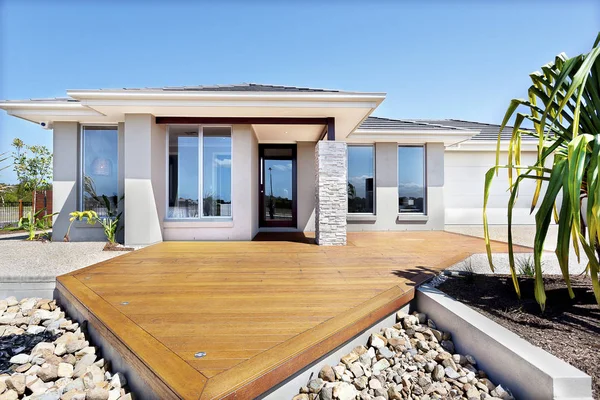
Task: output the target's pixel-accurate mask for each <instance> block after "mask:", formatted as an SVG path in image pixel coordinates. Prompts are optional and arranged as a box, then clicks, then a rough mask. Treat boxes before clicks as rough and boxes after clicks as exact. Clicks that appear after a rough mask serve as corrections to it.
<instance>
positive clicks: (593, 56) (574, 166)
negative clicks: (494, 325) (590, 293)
mask: <svg viewBox="0 0 600 400" xmlns="http://www.w3.org/2000/svg"><path fill="white" fill-rule="evenodd" d="M599 55H600V34H599V35H598V37H597V38H596V41H595V43H594V46H593V48H592V50H591V51H590V52H589V53H586V54H580V55H578V56H576V57H572V58H568V57H567V56H566V55H565V54H564V53H561V54H559V55H558V56H556V58H555V60H554V62H551V63H548V64H546V65H544V66H543V67H542V68H541V69H542V71H541V72H534V73H532V74H531V75H530V78H531V81H532V82H533V83H532V85H531V86H530V87H529V90H528V95H529V96H528V99H527V100H523V99H515V100H512V101H511V103H510V105H509V107H508V110H507V111H506V115H505V116H504V120H503V121H502V126H501V128H500V132H502V130H503V129H504V127H505V126H506V125H507V123H508V122H509V121H510V120H511V118H512V117H513V116H514V128H513V130H512V137H511V139H510V142H509V145H508V160H507V163H506V164H501V163H500V135H498V144H497V149H496V165H495V166H494V167H493V168H491V169H490V170H489V171H488V172H487V173H486V177H485V189H484V205H483V223H484V233H485V241H486V246H487V254H488V259H489V262H490V267H491V268H492V270H493V268H494V265H493V263H492V252H491V247H490V238H489V232H488V224H487V216H486V207H487V202H488V197H489V193H490V186H491V183H492V180H493V177H494V175H496V174H497V173H498V171H499V170H500V169H507V170H508V178H509V190H510V196H509V200H508V243H509V263H510V270H511V274H512V281H513V284H514V286H515V290H516V292H517V295H519V297H520V295H521V292H520V289H519V282H518V280H517V274H516V270H515V259H514V253H513V241H512V229H511V225H512V212H513V208H514V206H515V201H516V199H517V195H518V192H519V185H520V184H521V182H523V180H525V179H531V180H534V181H535V182H536V188H535V192H534V194H533V201H532V204H531V212H534V211H535V222H536V234H535V239H534V253H533V258H534V265H535V298H536V300H537V302H538V303H539V304H540V307H541V309H542V311H543V310H544V307H545V303H546V293H545V291H544V281H543V279H542V261H541V258H542V252H543V247H544V241H545V239H546V235H547V233H548V227H549V225H550V222H551V219H552V215H553V214H554V217H555V219H556V220H557V223H558V240H557V244H556V256H557V258H558V262H559V264H560V268H561V271H562V275H563V278H564V280H565V283H566V285H567V288H568V291H569V295H570V296H571V298H573V297H574V296H575V295H574V293H573V290H572V289H571V282H570V279H569V248H570V246H571V239H572V240H573V241H572V243H573V246H574V248H575V251H576V252H577V255H578V256H579V246H580V247H581V248H582V249H583V251H584V252H585V254H586V256H587V257H588V259H589V264H588V266H587V272H588V273H589V274H590V276H591V279H592V286H593V290H594V294H595V296H596V301H597V302H598V304H600V285H599V284H598V270H599V262H598V260H599V257H600V244H599V235H598V234H599V230H600V178H599V174H598V172H599V171H598V170H599V168H600V57H599ZM525 121H530V122H531V123H532V125H533V129H526V128H524V127H522V125H523V123H524V122H525ZM523 135H529V136H534V137H536V138H537V139H538V151H537V160H536V162H535V164H534V165H529V166H528V165H521V137H522V136H523ZM544 183H545V184H544ZM543 184H544V185H543ZM542 186H545V192H544V195H543V197H542V199H541V203H540V204H539V205H538V200H539V198H540V196H541V193H542ZM583 199H587V206H585V207H583V206H582V200H583ZM584 221H585V222H584Z"/></svg>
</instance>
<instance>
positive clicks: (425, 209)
mask: <svg viewBox="0 0 600 400" xmlns="http://www.w3.org/2000/svg"><path fill="white" fill-rule="evenodd" d="M400 147H420V148H422V149H423V211H422V212H406V211H404V212H403V211H400V203H399V202H398V199H399V197H398V187H399V185H400V174H398V170H399V169H400V157H399V156H398V150H399V149H400ZM428 202H429V196H428V193H427V144H402V143H398V146H397V147H396V204H397V206H396V211H397V212H398V215H399V216H409V215H417V216H418V215H423V216H426V215H427V212H428V209H429V207H428Z"/></svg>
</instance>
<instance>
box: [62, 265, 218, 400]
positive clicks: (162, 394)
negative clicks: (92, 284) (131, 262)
mask: <svg viewBox="0 0 600 400" xmlns="http://www.w3.org/2000/svg"><path fill="white" fill-rule="evenodd" d="M56 291H57V293H58V296H57V297H59V298H60V299H61V300H63V299H64V301H66V302H68V303H69V305H71V306H72V307H73V308H74V309H75V310H76V312H77V313H79V314H80V315H81V316H82V319H83V320H85V321H87V323H88V325H91V326H92V327H93V329H94V330H95V331H97V332H98V335H99V336H100V337H101V338H102V339H103V340H104V341H106V343H107V344H108V345H109V346H111V347H112V348H114V349H115V350H116V352H117V353H118V354H119V355H120V356H121V357H122V358H123V360H124V362H125V364H127V365H128V366H129V367H131V368H132V369H133V370H134V371H135V373H136V374H137V375H138V376H139V377H140V378H141V379H142V380H143V381H144V382H145V383H146V384H147V385H148V386H149V387H150V388H151V390H152V391H153V392H154V393H155V394H156V395H157V398H158V399H197V398H198V397H199V396H200V393H201V392H202V389H203V388H204V385H205V384H206V382H207V378H206V377H204V375H202V374H201V373H200V372H198V371H196V370H195V369H193V368H192V367H191V366H190V365H189V364H188V363H187V362H185V361H184V360H182V359H180V358H179V356H177V355H176V354H174V353H173V352H172V351H171V350H169V349H168V348H167V347H165V346H164V345H163V344H162V343H160V341H158V340H157V339H156V338H154V337H152V336H151V335H150V334H148V333H146V332H145V331H143V330H142V329H141V328H140V327H138V326H137V325H135V323H133V322H132V321H130V320H129V319H128V318H127V317H126V316H124V315H123V314H121V313H120V312H118V310H116V309H113V310H111V308H113V307H112V306H111V305H110V304H108V303H107V302H106V301H105V300H104V299H102V297H100V296H98V295H97V294H96V293H95V292H93V291H92V290H91V289H90V288H88V287H87V286H85V285H84V284H83V283H81V282H80V281H79V280H78V279H77V278H75V277H73V276H68V275H64V276H60V277H57V279H56ZM78 295H79V296H78ZM82 295H87V296H88V297H93V298H94V300H95V301H97V302H104V303H106V306H108V307H110V308H108V307H103V309H101V308H102V306H98V307H97V309H96V310H94V307H93V306H90V304H91V303H93V301H85V302H84V301H82V299H81V298H80V296H82ZM87 300H89V299H87ZM86 304H87V306H86ZM65 306H67V305H65ZM97 314H100V315H97ZM102 314H107V315H109V316H111V317H113V318H118V319H119V321H118V322H117V328H120V329H121V330H124V331H127V330H132V329H133V330H140V331H143V332H144V334H143V336H145V337H142V338H141V339H142V340H135V342H134V343H133V344H134V345H137V346H143V345H144V343H142V342H146V343H147V342H150V343H151V345H152V346H151V347H150V348H151V349H152V351H155V352H160V350H162V352H163V353H164V352H165V351H166V352H168V353H171V354H173V356H171V357H168V358H169V360H167V363H170V364H177V365H176V366H177V367H180V368H182V371H181V374H179V373H177V374H175V375H176V379H177V380H178V381H175V382H167V381H165V379H163V377H162V375H161V374H160V373H157V372H155V370H154V369H153V368H152V366H151V365H149V363H147V362H146V361H144V359H143V358H142V356H143V355H142V356H140V354H139V351H135V350H134V349H132V348H131V347H130V345H128V343H127V342H126V341H125V340H123V339H122V338H121V337H120V336H119V334H118V333H116V332H114V330H113V328H111V326H109V325H108V324H107V323H106V322H105V321H104V320H103V318H102V317H103V316H102ZM111 314H112V315H111ZM107 315H104V317H106V316H107ZM80 322H83V321H80ZM136 333H138V334H139V332H136ZM157 350H158V351H157ZM150 356H153V357H156V355H154V354H151V355H150ZM167 356H168V355H167ZM157 361H158V360H157ZM161 361H165V359H164V358H162V359H161ZM154 364H156V363H154ZM171 366H173V365H171ZM155 367H156V366H155ZM178 377H180V379H179V378H178ZM174 386H175V387H174Z"/></svg>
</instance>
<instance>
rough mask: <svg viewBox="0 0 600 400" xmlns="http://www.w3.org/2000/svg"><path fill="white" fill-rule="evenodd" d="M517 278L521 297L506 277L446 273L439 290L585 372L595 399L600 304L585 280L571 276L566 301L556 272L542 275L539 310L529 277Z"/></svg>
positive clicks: (598, 394) (599, 386) (599, 378)
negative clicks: (542, 306) (543, 302)
mask: <svg viewBox="0 0 600 400" xmlns="http://www.w3.org/2000/svg"><path fill="white" fill-rule="evenodd" d="M519 282H520V287H521V296H522V298H521V300H519V299H518V298H517V295H516V293H515V290H514V287H513V284H512V280H511V278H510V276H506V275H474V276H472V277H448V279H447V280H446V281H445V282H443V283H442V284H441V285H440V286H439V287H438V289H440V290H442V291H443V292H445V293H447V294H449V295H450V296H452V297H454V298H455V299H457V300H459V301H461V302H463V303H465V304H467V305H468V306H470V307H472V308H474V309H476V310H477V311H479V312H481V313H482V314H484V315H485V316H487V317H489V318H491V319H492V320H494V321H495V322H497V323H499V324H500V325H502V326H504V327H505V328H507V329H509V330H511V331H513V332H515V333H516V334H517V335H519V336H521V337H522V338H523V339H525V340H527V341H529V342H530V343H532V344H534V345H536V346H539V347H541V348H542V349H544V350H546V351H547V352H549V353H551V354H553V355H555V356H556V357H558V358H560V359H562V360H564V361H566V362H568V363H569V364H571V365H573V366H574V367H576V368H578V369H580V370H581V371H583V372H585V373H586V374H588V375H590V376H591V377H592V390H593V392H594V398H595V399H599V398H600V369H598V368H597V366H598V365H600V342H599V341H598V338H599V337H600V307H598V305H597V304H596V300H595V297H594V293H593V292H592V283H591V280H590V278H589V277H585V276H577V277H573V278H572V281H571V283H572V286H573V291H574V292H575V298H574V299H573V300H571V299H570V298H569V294H568V292H567V288H566V285H565V284H564V282H563V281H562V277H561V276H554V275H551V276H547V277H544V284H545V287H546V295H547V297H548V299H547V302H546V310H545V311H544V313H542V312H541V310H540V306H539V305H538V304H537V303H536V301H535V297H534V294H533V293H534V292H533V288H534V281H533V278H519Z"/></svg>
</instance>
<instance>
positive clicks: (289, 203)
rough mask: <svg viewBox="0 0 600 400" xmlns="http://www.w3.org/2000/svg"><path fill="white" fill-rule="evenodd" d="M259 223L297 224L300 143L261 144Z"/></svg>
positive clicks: (263, 225)
mask: <svg viewBox="0 0 600 400" xmlns="http://www.w3.org/2000/svg"><path fill="white" fill-rule="evenodd" d="M259 159H260V168H259V173H260V176H259V207H260V209H259V218H260V220H259V226H261V227H293V228H295V227H296V225H297V224H296V145H295V144H261V145H259Z"/></svg>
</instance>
